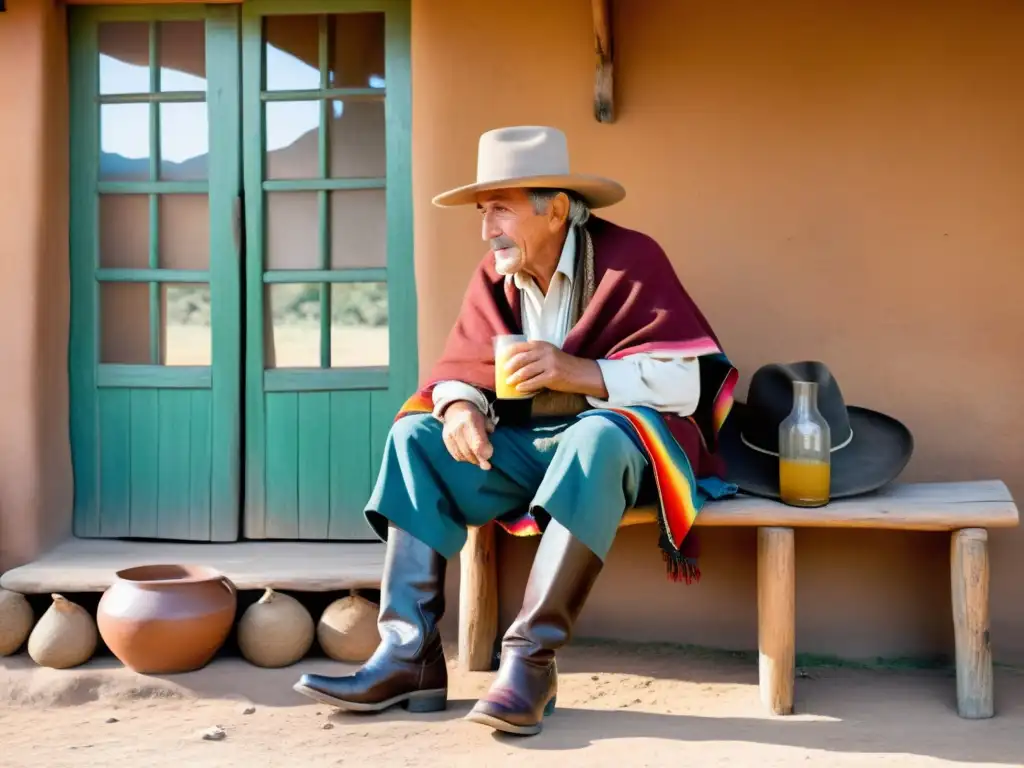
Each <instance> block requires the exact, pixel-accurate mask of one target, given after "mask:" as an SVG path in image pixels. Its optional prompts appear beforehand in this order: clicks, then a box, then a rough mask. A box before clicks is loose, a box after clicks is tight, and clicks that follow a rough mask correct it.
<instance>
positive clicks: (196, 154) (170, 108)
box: [158, 103, 210, 181]
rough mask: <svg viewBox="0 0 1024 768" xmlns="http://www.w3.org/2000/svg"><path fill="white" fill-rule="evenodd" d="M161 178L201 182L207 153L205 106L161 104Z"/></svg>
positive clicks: (204, 176)
mask: <svg viewBox="0 0 1024 768" xmlns="http://www.w3.org/2000/svg"><path fill="white" fill-rule="evenodd" d="M158 109H159V110H160V178H161V179H165V180H170V181H202V180H203V179H205V178H206V174H207V170H206V169H207V156H208V155H209V152H210V136H209V124H208V121H207V116H206V104H199V103H196V104H161V105H160V106H159V107H158Z"/></svg>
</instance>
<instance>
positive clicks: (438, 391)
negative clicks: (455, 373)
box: [433, 381, 490, 419]
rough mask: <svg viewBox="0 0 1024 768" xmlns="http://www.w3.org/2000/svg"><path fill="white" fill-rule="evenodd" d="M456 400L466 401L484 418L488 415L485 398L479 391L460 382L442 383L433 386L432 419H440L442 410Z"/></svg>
mask: <svg viewBox="0 0 1024 768" xmlns="http://www.w3.org/2000/svg"><path fill="white" fill-rule="evenodd" d="M457 400H467V401H469V402H471V403H473V405H475V406H476V407H477V408H479V409H480V412H481V413H483V414H484V415H485V416H488V415H490V414H489V407H488V404H487V397H486V396H485V395H484V393H483V392H481V391H480V390H479V389H477V388H476V387H474V386H472V385H471V384H466V383H465V382H462V381H442V382H439V383H438V384H437V385H435V386H434V391H433V401H434V417H435V418H437V419H440V418H441V415H442V414H443V413H444V409H445V408H447V407H448V406H449V405H451V404H452V403H454V402H456V401H457Z"/></svg>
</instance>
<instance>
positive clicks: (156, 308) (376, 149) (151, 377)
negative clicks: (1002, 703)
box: [70, 0, 417, 541]
mask: <svg viewBox="0 0 1024 768" xmlns="http://www.w3.org/2000/svg"><path fill="white" fill-rule="evenodd" d="M71 19H72V30H71V72H70V77H71V87H72V105H71V110H72V116H71V117H72V180H71V186H72V202H71V208H72V210H71V220H72V232H71V263H72V286H71V289H72V323H71V342H70V380H71V413H72V416H71V436H72V451H73V460H74V470H75V532H76V534H77V535H79V536H102V537H144V538H169V539H193V540H219V541H224V540H232V539H235V538H238V537H239V535H242V536H245V537H249V538H283V539H296V538H303V539H361V538H369V537H370V535H369V531H368V529H367V527H366V525H365V522H364V520H363V517H362V507H363V504H364V503H365V501H366V498H367V496H368V494H369V493H370V489H371V483H372V480H373V478H374V476H375V475H376V471H377V467H378V465H379V461H380V456H381V454H382V450H383V444H384V440H385V438H386V436H387V430H388V428H389V426H390V424H391V422H392V420H393V418H394V415H395V413H396V411H397V409H398V408H399V407H400V406H401V404H402V402H403V401H404V399H405V398H406V397H407V396H408V395H409V394H410V393H411V392H412V390H413V388H414V387H415V385H416V371H417V355H416V320H415V318H416V297H415V287H414V280H413V263H412V246H411V236H412V204H411V191H410V169H411V158H410V146H409V145H410V83H409V8H408V0H378V1H377V2H372V1H366V2H364V1H363V0H277V1H271V0H249V2H246V3H245V4H244V5H243V6H241V7H239V6H227V7H224V6H216V5H211V6H200V5H185V6H160V5H145V6H120V7H107V8H99V7H97V8H75V9H73V10H72V16H71ZM243 179H244V187H243ZM243 193H244V194H243ZM243 350H244V355H245V357H244V360H245V363H244V365H243V363H242V360H243V357H242V353H243ZM243 393H244V400H243ZM243 434H244V436H245V437H244V447H243V444H242V437H241V436H242V435H243ZM243 475H244V483H243V480H242V478H243ZM243 510H244V516H243V514H242V512H243Z"/></svg>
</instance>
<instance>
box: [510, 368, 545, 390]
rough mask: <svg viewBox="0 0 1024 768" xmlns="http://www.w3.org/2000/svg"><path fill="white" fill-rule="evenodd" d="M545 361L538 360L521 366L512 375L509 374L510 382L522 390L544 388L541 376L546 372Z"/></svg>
mask: <svg viewBox="0 0 1024 768" xmlns="http://www.w3.org/2000/svg"><path fill="white" fill-rule="evenodd" d="M546 370H547V369H546V368H545V366H544V363H542V362H540V361H538V362H535V363H530V364H529V365H527V366H524V367H523V368H520V369H519V370H518V371H516V372H515V373H514V374H513V375H512V376H509V378H508V383H509V384H511V385H512V386H513V387H515V388H516V389H518V390H520V391H521V392H532V391H533V390H535V389H542V388H543V387H542V383H541V381H539V380H538V379H539V377H541V376H543V375H544V373H545V372H546Z"/></svg>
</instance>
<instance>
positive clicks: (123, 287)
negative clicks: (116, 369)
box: [100, 283, 151, 365]
mask: <svg viewBox="0 0 1024 768" xmlns="http://www.w3.org/2000/svg"><path fill="white" fill-rule="evenodd" d="M100 326H101V329H100V362H101V363H123V364H132V365H148V364H149V363H150V362H151V360H150V356H149V285H148V284H146V283H101V284H100Z"/></svg>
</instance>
